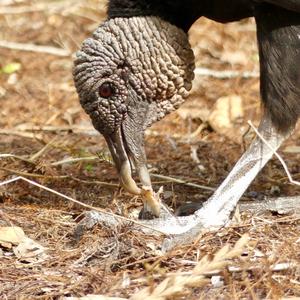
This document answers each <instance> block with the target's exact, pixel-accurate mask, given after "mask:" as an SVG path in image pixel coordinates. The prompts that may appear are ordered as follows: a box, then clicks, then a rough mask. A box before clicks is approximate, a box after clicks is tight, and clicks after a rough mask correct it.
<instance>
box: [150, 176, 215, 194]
mask: <svg viewBox="0 0 300 300" xmlns="http://www.w3.org/2000/svg"><path fill="white" fill-rule="evenodd" d="M150 175H151V177H154V178H159V179H165V180H168V181H170V182H174V183H180V184H184V185H186V186H191V187H195V188H198V189H203V190H207V191H215V190H216V189H215V188H211V187H209V186H205V185H200V184H196V183H191V182H186V181H184V180H182V179H177V178H173V177H170V176H165V175H159V174H153V173H150Z"/></svg>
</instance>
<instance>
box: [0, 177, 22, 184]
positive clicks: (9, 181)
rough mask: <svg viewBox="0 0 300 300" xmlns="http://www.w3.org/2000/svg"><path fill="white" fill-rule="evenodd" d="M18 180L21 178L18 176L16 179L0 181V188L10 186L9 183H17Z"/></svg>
mask: <svg viewBox="0 0 300 300" xmlns="http://www.w3.org/2000/svg"><path fill="white" fill-rule="evenodd" d="M20 179H21V177H20V176H18V177H14V178H11V179H9V180H6V181H2V182H0V186H4V185H7V184H10V183H12V182H15V181H18V180H20Z"/></svg>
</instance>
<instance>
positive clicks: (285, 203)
mask: <svg viewBox="0 0 300 300" xmlns="http://www.w3.org/2000/svg"><path fill="white" fill-rule="evenodd" d="M239 209H240V211H251V212H254V213H263V212H266V211H274V212H277V213H280V214H284V213H289V212H293V211H298V210H299V211H300V197H299V196H298V197H279V198H270V199H264V200H263V201H261V200H257V201H244V202H240V203H239Z"/></svg>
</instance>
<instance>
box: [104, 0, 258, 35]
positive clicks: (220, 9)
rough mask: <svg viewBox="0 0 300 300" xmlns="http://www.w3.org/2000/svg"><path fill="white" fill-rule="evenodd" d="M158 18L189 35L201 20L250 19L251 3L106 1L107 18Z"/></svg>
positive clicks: (248, 0) (218, 0)
mask: <svg viewBox="0 0 300 300" xmlns="http://www.w3.org/2000/svg"><path fill="white" fill-rule="evenodd" d="M136 16H157V17H160V18H161V19H163V20H165V21H168V22H169V23H171V24H173V25H175V26H177V27H179V28H181V29H183V30H184V31H185V32H188V30H189V28H190V27H191V26H192V24H193V23H194V22H195V21H196V20H197V19H198V18H200V17H201V16H205V17H208V18H210V19H212V20H215V21H218V22H222V23H227V22H232V21H238V20H240V19H243V18H246V17H251V16H253V1H252V0H231V1H225V0H164V1H162V0H152V1H149V0H109V4H108V18H109V19H111V18H116V17H125V18H130V17H136Z"/></svg>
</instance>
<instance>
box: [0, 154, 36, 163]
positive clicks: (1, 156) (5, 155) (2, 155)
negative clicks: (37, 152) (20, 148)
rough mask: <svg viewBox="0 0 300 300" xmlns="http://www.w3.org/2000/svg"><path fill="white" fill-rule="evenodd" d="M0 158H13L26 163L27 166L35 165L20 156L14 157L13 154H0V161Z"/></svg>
mask: <svg viewBox="0 0 300 300" xmlns="http://www.w3.org/2000/svg"><path fill="white" fill-rule="evenodd" d="M1 158H15V159H18V160H21V161H24V162H27V163H29V164H32V165H35V162H33V161H31V160H29V159H27V158H24V157H22V156H18V155H14V154H10V153H8V154H0V159H1Z"/></svg>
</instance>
